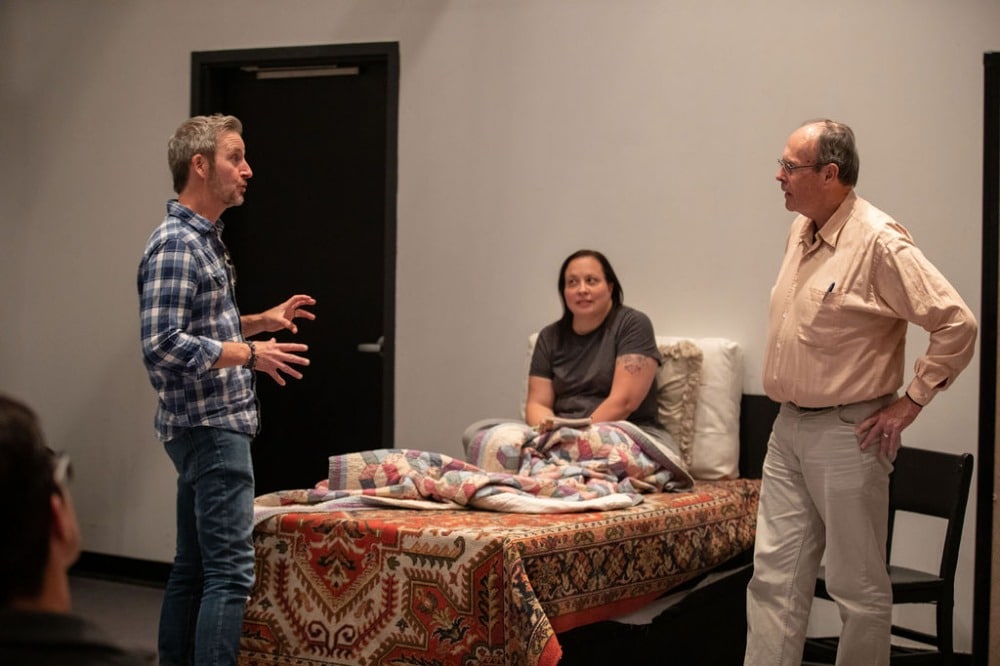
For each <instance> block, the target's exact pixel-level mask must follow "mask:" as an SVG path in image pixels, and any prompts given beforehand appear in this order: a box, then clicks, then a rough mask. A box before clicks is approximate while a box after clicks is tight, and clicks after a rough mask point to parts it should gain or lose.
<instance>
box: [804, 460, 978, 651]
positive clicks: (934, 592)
mask: <svg viewBox="0 0 1000 666" xmlns="http://www.w3.org/2000/svg"><path fill="white" fill-rule="evenodd" d="M972 461H973V459H972V454H969V453H963V454H952V453H943V452H941V451H927V450H924V449H914V448H909V447H904V448H902V449H900V450H899V454H898V455H897V457H896V462H895V465H894V470H893V473H892V475H891V476H890V480H889V538H888V543H887V545H886V554H887V555H888V557H889V562H890V564H889V578H890V580H891V581H892V603H893V605H895V604H934V605H935V606H936V610H937V623H936V624H937V628H936V631H935V633H933V634H929V633H925V632H922V631H916V630H914V629H910V628H907V627H901V626H898V625H895V624H894V625H892V635H894V636H899V637H901V638H906V639H909V640H911V641H915V642H918V643H923V644H925V645H927V646H929V647H930V648H933V649H926V648H908V647H902V646H898V645H893V647H892V660H891V663H893V664H951V663H952V660H953V655H954V646H953V611H954V606H955V569H956V568H957V566H958V549H959V546H960V544H961V541H962V524H963V522H964V521H965V507H966V503H967V501H968V498H969V486H970V484H971V482H972ZM898 511H906V512H909V513H915V514H920V515H927V516H934V517H937V518H944V519H945V520H946V521H947V529H946V532H945V539H944V548H943V552H942V554H941V565H940V568H939V569H938V571H937V572H933V573H932V572H926V571H918V570H916V569H909V568H906V567H900V566H896V565H893V564H891V562H892V541H893V528H894V527H895V520H896V513H897V512H898ZM824 576H825V571H824V570H823V568H820V572H819V577H818V579H817V580H816V592H815V594H816V596H817V597H819V598H822V599H831V597H830V595H829V593H828V592H827V590H826V580H825V578H824ZM836 652H837V639H836V638H835V637H834V638H809V639H807V640H806V650H805V657H806V658H807V659H808V660H810V661H817V662H822V663H833V661H834V658H835V656H836Z"/></svg>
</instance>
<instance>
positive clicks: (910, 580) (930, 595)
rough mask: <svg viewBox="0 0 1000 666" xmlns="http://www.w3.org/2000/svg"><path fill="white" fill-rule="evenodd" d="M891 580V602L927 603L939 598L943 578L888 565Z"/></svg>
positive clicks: (943, 587) (942, 586) (941, 591)
mask: <svg viewBox="0 0 1000 666" xmlns="http://www.w3.org/2000/svg"><path fill="white" fill-rule="evenodd" d="M889 580H891V581H892V602H893V603H896V604H912V603H928V602H932V601H936V600H938V599H941V597H942V593H943V591H944V589H945V580H944V579H943V578H941V577H940V576H936V575H934V574H932V573H927V572H925V571H917V570H916V569H908V568H906V567H897V566H895V565H893V566H890V567H889Z"/></svg>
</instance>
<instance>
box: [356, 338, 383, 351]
mask: <svg viewBox="0 0 1000 666" xmlns="http://www.w3.org/2000/svg"><path fill="white" fill-rule="evenodd" d="M383 342H385V336H384V335H380V336H378V340H377V341H375V342H362V343H361V344H360V345H358V351H359V352H361V353H362V354H381V353H382V343H383Z"/></svg>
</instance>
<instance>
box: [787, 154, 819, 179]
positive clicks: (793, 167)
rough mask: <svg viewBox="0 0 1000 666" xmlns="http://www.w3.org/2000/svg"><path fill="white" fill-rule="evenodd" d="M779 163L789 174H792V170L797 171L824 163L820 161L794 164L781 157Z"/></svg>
mask: <svg viewBox="0 0 1000 666" xmlns="http://www.w3.org/2000/svg"><path fill="white" fill-rule="evenodd" d="M778 164H779V165H780V166H781V168H782V169H784V171H785V173H787V174H788V175H789V176H790V175H792V172H793V171H795V170H796V169H805V168H807V167H818V166H823V164H820V163H819V162H813V163H812V164H794V163H792V162H788V161H786V160H783V159H780V158H779V159H778Z"/></svg>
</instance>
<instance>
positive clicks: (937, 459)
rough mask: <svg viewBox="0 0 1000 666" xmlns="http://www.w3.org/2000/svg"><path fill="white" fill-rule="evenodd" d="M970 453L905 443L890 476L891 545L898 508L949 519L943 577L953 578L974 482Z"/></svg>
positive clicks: (942, 569)
mask: <svg viewBox="0 0 1000 666" xmlns="http://www.w3.org/2000/svg"><path fill="white" fill-rule="evenodd" d="M972 463H973V457H972V454H970V453H962V454H955V453H945V452H942V451H928V450H925V449H916V448H911V447H903V448H901V449H900V450H899V454H898V455H897V457H896V462H895V463H894V469H893V472H892V475H891V476H890V479H889V544H888V545H889V549H890V551H891V547H892V529H893V526H894V524H895V516H896V512H897V511H906V512H909V513H916V514H921V515H925V516H934V517H937V518H944V519H945V520H946V521H947V523H948V526H947V529H946V533H945V542H944V552H943V554H942V558H941V573H940V575H941V577H942V578H954V575H955V568H956V567H957V565H958V549H959V545H960V542H961V534H962V524H963V523H964V521H965V508H966V505H967V504H968V499H969V487H970V485H971V483H972Z"/></svg>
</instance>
